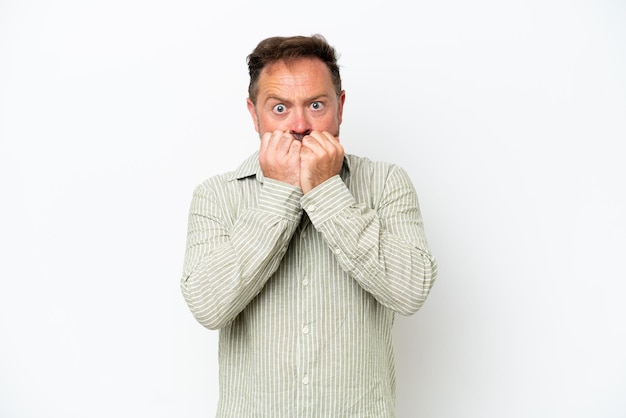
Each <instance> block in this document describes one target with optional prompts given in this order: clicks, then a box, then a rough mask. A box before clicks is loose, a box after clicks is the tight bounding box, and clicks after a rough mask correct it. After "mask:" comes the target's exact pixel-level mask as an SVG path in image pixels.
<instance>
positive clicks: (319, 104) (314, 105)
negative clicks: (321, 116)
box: [311, 102, 324, 110]
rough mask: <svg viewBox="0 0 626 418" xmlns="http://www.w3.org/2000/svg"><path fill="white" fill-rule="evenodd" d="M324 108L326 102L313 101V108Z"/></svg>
mask: <svg viewBox="0 0 626 418" xmlns="http://www.w3.org/2000/svg"><path fill="white" fill-rule="evenodd" d="M323 108H324V103H322V102H313V103H311V109H313V110H321V109H323Z"/></svg>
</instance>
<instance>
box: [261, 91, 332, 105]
mask: <svg viewBox="0 0 626 418" xmlns="http://www.w3.org/2000/svg"><path fill="white" fill-rule="evenodd" d="M328 97H329V95H328V94H326V93H322V94H317V95H315V96H311V97H306V98H305V99H304V102H305V103H310V102H315V101H317V100H320V99H327V98H328ZM270 100H276V101H277V102H281V103H291V100H287V99H285V98H283V97H280V96H276V95H272V94H270V95H269V96H267V97H266V98H265V100H264V102H265V103H267V102H268V101H270Z"/></svg>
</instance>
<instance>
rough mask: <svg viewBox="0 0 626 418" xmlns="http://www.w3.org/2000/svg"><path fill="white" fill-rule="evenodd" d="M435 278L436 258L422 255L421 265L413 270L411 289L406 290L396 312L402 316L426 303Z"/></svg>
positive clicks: (408, 314) (410, 313)
mask: <svg viewBox="0 0 626 418" xmlns="http://www.w3.org/2000/svg"><path fill="white" fill-rule="evenodd" d="M436 279H437V262H436V260H435V259H434V258H433V257H432V256H430V255H428V256H424V257H423V263H422V265H421V266H420V268H418V269H417V271H415V272H414V279H413V280H412V286H411V289H410V290H408V291H407V292H406V299H404V301H403V303H399V304H398V308H397V309H396V312H397V313H399V314H400V315H403V316H410V315H413V314H415V313H417V311H419V310H420V309H421V308H422V306H424V303H426V299H427V298H428V295H429V294H430V290H431V289H432V287H433V285H434V284H435V280H436Z"/></svg>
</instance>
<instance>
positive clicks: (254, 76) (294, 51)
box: [247, 35, 341, 103]
mask: <svg viewBox="0 0 626 418" xmlns="http://www.w3.org/2000/svg"><path fill="white" fill-rule="evenodd" d="M297 58H319V59H320V60H322V62H324V64H326V66H327V67H328V70H329V71H330V76H331V78H332V80H333V84H334V85H335V91H336V92H337V95H339V94H340V93H341V76H340V75H339V66H338V65H337V58H338V55H337V52H336V51H335V48H333V47H332V46H330V45H329V44H328V42H326V39H325V38H324V37H323V36H322V35H313V36H310V37H308V36H291V37H282V36H275V37H272V38H267V39H264V40H262V41H261V42H259V44H258V45H257V46H256V48H254V51H252V53H251V54H250V55H248V58H247V62H248V72H249V73H250V85H249V86H248V97H249V98H250V100H252V102H253V103H255V102H256V95H257V82H258V80H259V76H260V75H261V71H263V68H265V66H267V65H269V64H272V63H274V62H277V61H281V60H283V61H290V60H294V59H297Z"/></svg>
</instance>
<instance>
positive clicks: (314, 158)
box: [300, 131, 344, 194]
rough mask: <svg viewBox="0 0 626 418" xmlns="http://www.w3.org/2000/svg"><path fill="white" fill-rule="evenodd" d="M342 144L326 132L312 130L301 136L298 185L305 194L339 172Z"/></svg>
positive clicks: (342, 153)
mask: <svg viewBox="0 0 626 418" xmlns="http://www.w3.org/2000/svg"><path fill="white" fill-rule="evenodd" d="M343 155H344V152H343V146H342V145H341V144H340V143H339V138H337V137H335V136H334V135H331V134H330V133H328V132H317V131H313V132H311V133H310V134H309V135H306V136H305V137H304V138H302V149H301V150H300V187H301V188H302V193H304V194H306V193H308V192H309V191H310V190H311V189H313V188H314V187H316V186H318V185H320V184H322V183H323V182H325V181H326V180H328V179H329V178H331V177H333V176H335V175H337V174H339V172H340V171H341V166H342V164H343Z"/></svg>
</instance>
